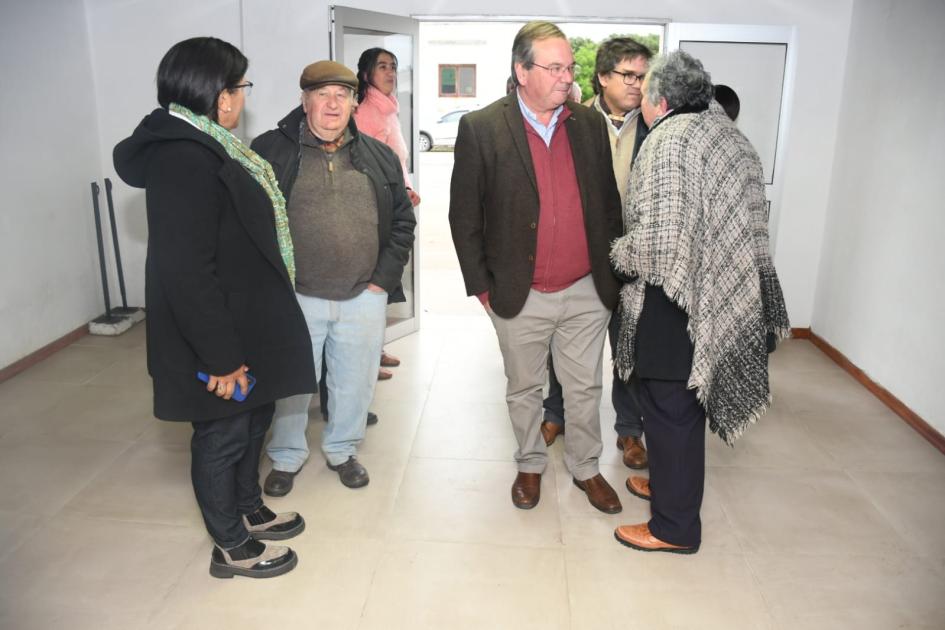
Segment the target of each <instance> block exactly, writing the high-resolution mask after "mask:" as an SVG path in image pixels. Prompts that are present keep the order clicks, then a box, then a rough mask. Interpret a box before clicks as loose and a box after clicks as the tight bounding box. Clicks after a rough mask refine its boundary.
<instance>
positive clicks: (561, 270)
mask: <svg viewBox="0 0 945 630" xmlns="http://www.w3.org/2000/svg"><path fill="white" fill-rule="evenodd" d="M570 114H571V112H570V111H569V110H568V108H567V107H565V108H564V110H562V112H561V115H560V117H559V118H558V125H557V126H556V127H555V131H554V135H553V136H552V137H551V146H545V141H544V140H542V139H541V136H539V135H538V133H537V132H536V131H535V130H534V129H533V128H532V126H531V125H530V124H528V123H527V122H525V137H526V138H528V147H529V149H530V150H531V154H532V164H533V165H534V167H535V179H536V180H537V182H538V202H539V208H540V209H539V215H538V226H537V229H538V247H537V249H536V252H535V273H534V275H533V276H532V288H533V289H535V290H536V291H541V292H543V293H552V292H554V291H561V290H562V289H566V288H568V287H569V286H571V285H572V284H574V283H575V282H577V281H578V280H580V279H581V278H583V277H584V276H586V275H587V274H589V273H590V272H591V258H590V255H589V254H588V251H587V234H586V233H585V232H584V206H583V204H582V203H581V190H580V188H578V182H577V175H576V174H575V171H574V157H573V156H572V155H571V142H570V140H569V139H568V130H567V129H566V127H565V120H566V119H567V118H568V116H570ZM523 122H524V121H523Z"/></svg>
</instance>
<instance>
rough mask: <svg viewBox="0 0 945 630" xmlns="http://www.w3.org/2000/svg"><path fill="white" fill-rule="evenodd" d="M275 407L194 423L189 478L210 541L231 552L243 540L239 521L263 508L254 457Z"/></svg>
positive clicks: (257, 460) (260, 408)
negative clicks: (245, 515) (211, 539)
mask: <svg viewBox="0 0 945 630" xmlns="http://www.w3.org/2000/svg"><path fill="white" fill-rule="evenodd" d="M275 408H276V406H275V403H269V404H267V405H263V406H262V407H256V408H255V409H249V410H247V411H245V412H243V413H238V414H236V415H234V416H229V417H226V418H220V419H218V420H204V421H202V422H194V423H193V425H194V435H193V438H191V440H190V452H191V465H190V477H191V480H192V481H193V484H194V494H195V495H196V497H197V505H199V506H200V512H201V513H202V514H203V522H204V524H205V525H206V526H207V531H208V532H209V533H210V537H211V538H213V542H215V543H216V544H217V545H218V546H219V547H222V548H223V549H232V548H233V547H236V546H238V545H241V544H242V543H243V542H245V541H246V538H247V536H249V534H248V533H247V531H246V526H245V525H244V524H243V519H242V516H243V515H244V514H251V513H253V512H255V511H256V510H258V509H259V508H260V507H262V505H263V501H262V492H261V490H260V488H259V455H260V454H261V453H262V447H263V438H265V436H266V431H267V430H268V429H269V425H270V424H271V423H272V413H273V411H274V410H275Z"/></svg>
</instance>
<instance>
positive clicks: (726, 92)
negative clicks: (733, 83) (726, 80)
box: [715, 84, 742, 121]
mask: <svg viewBox="0 0 945 630" xmlns="http://www.w3.org/2000/svg"><path fill="white" fill-rule="evenodd" d="M715 100H717V101H718V102H719V105H721V106H722V109H724V110H725V113H726V114H728V117H729V118H731V119H732V120H733V121H734V120H735V119H736V118H738V112H739V111H741V109H742V104H741V101H740V100H739V98H738V94H736V93H735V90H733V89H732V88H730V87H729V86H727V85H722V84H719V85H716V86H715Z"/></svg>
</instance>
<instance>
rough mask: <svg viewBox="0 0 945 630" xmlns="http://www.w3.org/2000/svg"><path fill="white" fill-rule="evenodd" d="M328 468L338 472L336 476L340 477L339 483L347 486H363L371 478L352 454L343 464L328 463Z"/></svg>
mask: <svg viewBox="0 0 945 630" xmlns="http://www.w3.org/2000/svg"><path fill="white" fill-rule="evenodd" d="M328 468H329V469H330V470H334V471H335V472H336V473H338V478H339V479H341V483H343V484H344V485H346V486H348V487H349V488H363V487H364V486H366V485H368V482H369V481H370V480H371V478H370V477H368V474H367V469H366V468H365V467H364V466H362V465H361V464H360V463H359V462H358V460H357V459H355V458H354V456H353V455H352V456H351V457H349V458H348V461H346V462H345V463H344V464H339V465H337V466H332V465H331V464H328Z"/></svg>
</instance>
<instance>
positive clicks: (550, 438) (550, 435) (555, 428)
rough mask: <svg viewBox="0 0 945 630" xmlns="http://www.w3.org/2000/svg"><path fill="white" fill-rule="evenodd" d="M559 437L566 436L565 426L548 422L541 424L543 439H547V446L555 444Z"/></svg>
mask: <svg viewBox="0 0 945 630" xmlns="http://www.w3.org/2000/svg"><path fill="white" fill-rule="evenodd" d="M559 435H564V425H563V424H558V423H557V422H548V421H547V420H545V421H544V422H542V423H541V437H543V438H545V446H551V445H552V444H554V443H555V440H556V439H557V438H558V436H559Z"/></svg>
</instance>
